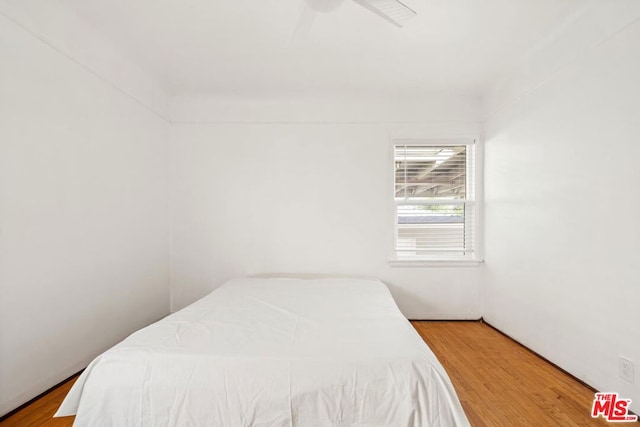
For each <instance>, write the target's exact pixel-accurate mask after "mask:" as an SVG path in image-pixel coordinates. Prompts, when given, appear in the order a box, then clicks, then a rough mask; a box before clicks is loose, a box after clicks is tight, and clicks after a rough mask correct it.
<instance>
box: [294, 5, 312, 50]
mask: <svg viewBox="0 0 640 427" xmlns="http://www.w3.org/2000/svg"><path fill="white" fill-rule="evenodd" d="M315 18H316V11H315V10H313V9H312V8H311V7H310V6H309V5H308V4H307V2H306V1H302V9H301V10H300V17H299V18H298V23H297V24H296V27H295V29H294V30H293V33H292V35H291V40H290V41H291V42H293V43H299V42H302V41H304V40H305V39H306V38H307V37H308V36H309V33H310V32H311V27H312V26H313V21H314V20H315Z"/></svg>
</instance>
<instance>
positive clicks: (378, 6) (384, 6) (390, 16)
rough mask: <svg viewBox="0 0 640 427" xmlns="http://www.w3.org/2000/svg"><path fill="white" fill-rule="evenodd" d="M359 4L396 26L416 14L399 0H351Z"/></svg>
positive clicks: (404, 22) (402, 24) (400, 25)
mask: <svg viewBox="0 0 640 427" xmlns="http://www.w3.org/2000/svg"><path fill="white" fill-rule="evenodd" d="M353 1H355V2H356V3H358V4H359V5H360V6H362V7H364V8H366V9H369V10H370V11H371V12H373V13H375V14H376V15H378V16H381V17H382V18H384V19H386V20H387V21H389V22H391V23H392V24H394V25H395V26H397V27H403V26H404V25H405V24H406V23H407V22H408V21H409V20H410V19H411V18H413V17H415V16H416V15H417V13H416V11H415V10H413V9H411V8H410V7H409V6H407V5H406V4H405V3H403V2H402V1H400V0H353Z"/></svg>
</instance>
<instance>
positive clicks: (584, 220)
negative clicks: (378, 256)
mask: <svg viewBox="0 0 640 427" xmlns="http://www.w3.org/2000/svg"><path fill="white" fill-rule="evenodd" d="M638 17H640V4H638V2H635V4H634V3H632V2H623V1H621V2H610V3H608V4H605V5H603V7H602V8H594V9H592V10H591V12H590V14H588V15H585V16H582V17H581V21H580V22H578V23H577V24H578V25H577V26H576V27H574V30H573V31H584V32H585V34H584V37H575V36H576V35H577V34H575V33H573V34H572V35H573V36H574V39H575V40H583V41H584V40H589V41H591V43H590V44H586V45H585V44H583V45H582V46H581V47H580V48H577V49H572V50H570V52H571V60H570V61H567V58H566V57H565V56H563V55H562V49H560V50H557V48H558V47H559V46H567V45H566V44H564V42H560V41H559V42H558V43H555V44H553V45H551V46H548V50H547V53H546V54H545V55H544V58H545V60H546V61H550V59H549V58H551V57H552V56H553V55H552V54H551V53H550V52H551V51H552V50H554V49H556V53H557V54H559V55H558V58H559V59H561V61H560V62H556V63H555V64H552V63H550V62H547V63H545V64H542V65H541V67H540V68H544V69H547V70H551V71H552V72H549V73H546V74H540V75H539V76H538V77H539V78H537V79H533V78H531V77H532V76H531V75H529V76H523V75H522V74H521V75H519V76H518V78H516V80H517V82H518V83H517V85H520V89H522V90H520V91H512V94H518V92H519V96H511V99H510V100H508V101H506V102H505V103H503V104H502V108H500V109H499V110H498V111H497V112H496V113H494V114H492V115H491V117H490V119H489V120H488V122H487V125H486V146H485V156H486V163H485V171H486V177H485V201H486V204H485V217H486V229H485V233H486V245H485V248H486V252H485V259H486V265H485V268H484V269H483V270H482V274H483V281H482V282H483V283H482V285H483V293H484V307H483V315H484V317H485V319H486V320H487V321H488V322H490V323H491V324H492V325H494V326H496V327H497V328H499V329H501V330H502V331H504V332H506V333H507V334H509V335H511V336H512V337H514V338H516V339H517V340H519V341H520V342H522V343H523V344H524V345H526V346H527V347H529V348H531V349H533V350H534V351H536V352H538V353H540V354H541V355H543V356H544V357H546V358H548V359H549V360H551V361H552V362H554V363H556V364H558V365H559V366H561V367H562V368H564V369H566V370H567V371H569V372H570V373H572V374H574V375H576V376H577V377H578V378H580V379H582V380H584V381H585V382H587V383H588V384H590V385H592V386H593V387H595V388H596V389H598V390H601V391H617V392H619V393H620V394H621V395H622V396H623V397H626V398H631V399H633V409H634V410H635V411H636V412H637V411H639V410H640V376H639V375H638V374H639V371H640V310H639V309H638V301H640V279H639V277H640V276H639V270H638V268H639V267H640V227H639V226H638V220H639V219H640V201H639V199H638V197H637V196H638V190H637V185H638V182H639V179H640V172H639V170H640V168H639V166H638V159H640V144H639V143H638V137H639V135H640V109H639V106H638V105H639V104H638V102H639V100H640V77H639V76H640V56H639V55H638V52H640V23H639V21H638V19H637V18H638ZM594 33H595V34H597V35H598V36H599V38H595V39H594ZM565 41H566V40H565ZM567 52H569V50H567ZM542 57H543V56H538V58H542ZM523 82H527V84H526V85H523V84H522V83H523ZM512 87H513V86H512ZM618 355H623V356H626V357H628V358H631V359H632V360H634V361H635V364H636V379H635V384H629V383H627V382H625V381H623V380H621V379H620V378H619V377H618V372H617V369H618Z"/></svg>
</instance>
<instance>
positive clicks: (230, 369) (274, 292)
mask: <svg viewBox="0 0 640 427" xmlns="http://www.w3.org/2000/svg"><path fill="white" fill-rule="evenodd" d="M74 414H76V420H75V424H74V425H77V426H92V427H93V426H118V427H125V426H141V427H142V426H152V427H159V426H185V427H186V426H221V427H222V426H225V427H227V426H228V427H235V426H243V427H244V426H247V427H248V426H251V427H263V426H264V427H267V426H269V427H285V426H286V427H292V426H295V427H324V426H327V427H328V426H352V427H355V426H362V427H364V426H385V427H391V426H393V427H404V426H407V427H409V426H412V427H423V426H443V427H444V426H446V427H452V426H468V425H469V423H468V421H467V418H466V417H465V414H464V411H463V410H462V407H461V405H460V402H459V400H458V397H457V395H456V393H455V391H454V389H453V386H452V384H451V382H450V380H449V378H448V376H447V374H446V373H445V371H444V369H443V367H442V365H441V364H440V363H439V362H438V360H437V359H436V357H435V356H434V354H433V353H432V352H431V350H430V349H429V348H428V347H427V346H426V345H425V344H424V342H423V340H422V339H421V338H420V337H419V335H418V334H417V333H416V332H415V330H414V329H413V327H412V326H411V324H410V323H409V322H408V321H407V320H406V319H405V318H404V316H403V315H402V314H401V313H400V310H399V309H398V307H397V306H396V304H395V302H394V301H393V298H392V297H391V294H390V293H389V291H388V289H387V288H386V286H385V285H384V284H383V283H381V282H379V281H375V280H359V279H316V280H301V279H273V278H272V279H248V278H245V279H235V280H232V281H230V282H228V283H227V284H225V285H223V286H222V287H220V288H218V289H217V290H215V291H214V292H212V293H211V294H209V295H207V296H206V297H204V298H202V299H201V300H199V301H197V302H195V303H194V304H192V305H190V306H188V307H186V308H185V309H183V310H180V311H179V312H176V313H174V314H173V315H171V316H168V317H167V318H165V319H163V320H161V321H159V322H157V323H155V324H153V325H150V326H148V327H146V328H144V329H142V330H140V331H138V332H136V333H134V334H133V335H131V336H130V337H128V338H127V339H125V340H124V341H123V342H121V343H120V344H118V345H116V346H115V347H113V348H112V349H110V350H108V351H107V352H105V353H103V354H102V355H100V356H99V357H97V358H96V359H95V360H94V361H93V362H92V363H91V364H90V365H89V367H88V368H87V369H86V370H85V371H84V372H83V374H82V375H81V376H80V378H78V380H77V382H76V384H75V385H74V386H73V388H72V389H71V391H70V392H69V394H68V395H67V397H66V398H65V400H64V402H63V403H62V405H61V407H60V408H59V410H58V412H57V413H56V416H65V415H74Z"/></svg>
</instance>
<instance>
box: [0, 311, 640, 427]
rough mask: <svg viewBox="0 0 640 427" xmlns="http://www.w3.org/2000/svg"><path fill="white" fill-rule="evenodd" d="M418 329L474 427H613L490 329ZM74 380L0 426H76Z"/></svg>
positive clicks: (449, 325)
mask: <svg viewBox="0 0 640 427" xmlns="http://www.w3.org/2000/svg"><path fill="white" fill-rule="evenodd" d="M413 325H414V327H415V328H416V330H417V331H418V333H419V334H420V335H421V336H422V338H423V339H424V340H425V341H426V342H427V343H428V344H429V346H430V347H431V349H432V350H433V352H434V353H435V354H436V356H438V359H440V362H441V363H442V364H443V365H444V367H445V369H446V370H447V372H448V373H449V376H450V377H451V381H452V382H453V384H454V386H455V388H456V390H457V392H458V395H459V397H460V401H461V402H462V406H463V407H464V410H465V412H466V413H467V416H468V417H469V421H470V422H471V425H472V426H474V427H483V426H507V427H514V426H535V427H544V426H550V427H551V426H553V427H557V426H563V427H571V426H598V425H608V424H607V423H606V422H605V421H603V420H602V419H598V420H594V419H592V418H591V417H590V415H589V413H590V410H591V403H592V401H593V392H592V391H591V390H590V389H588V388H587V387H585V386H584V385H582V384H580V383H579V382H577V381H576V380H574V379H573V378H571V377H569V376H568V375H566V374H564V373H563V372H562V371H560V370H558V369H556V368H555V367H554V366H552V365H550V364H549V363H547V362H545V361H544V360H543V359H541V358H539V357H538V356H536V355H535V354H533V353H531V352H530V351H528V350H527V349H525V348H524V347H522V346H520V345H518V344H516V343H515V342H513V341H512V340H510V339H509V338H507V337H505V336H504V335H502V334H500V333H498V332H496V331H495V330H494V329H492V328H491V327H489V326H487V325H486V324H483V323H479V322H413ZM74 381H75V378H73V379H72V380H70V381H68V382H67V383H65V384H63V385H61V386H60V387H58V388H56V389H55V390H53V391H51V392H49V393H48V394H46V395H45V396H43V397H41V398H40V399H38V400H36V401H35V402H33V403H31V404H30V405H28V406H27V407H25V408H23V409H22V410H20V411H19V412H17V413H15V414H13V415H12V416H11V417H9V418H7V419H6V420H4V421H3V422H1V423H0V427H9V426H20V427H28V426H38V427H40V426H47V427H48V426H71V425H72V424H73V417H65V418H51V417H52V415H53V413H54V412H55V411H56V409H57V408H58V405H59V404H60V402H62V399H63V398H64V396H65V394H66V393H67V391H68V390H69V388H70V387H71V385H72V384H73V382H74ZM633 425H637V424H633Z"/></svg>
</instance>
